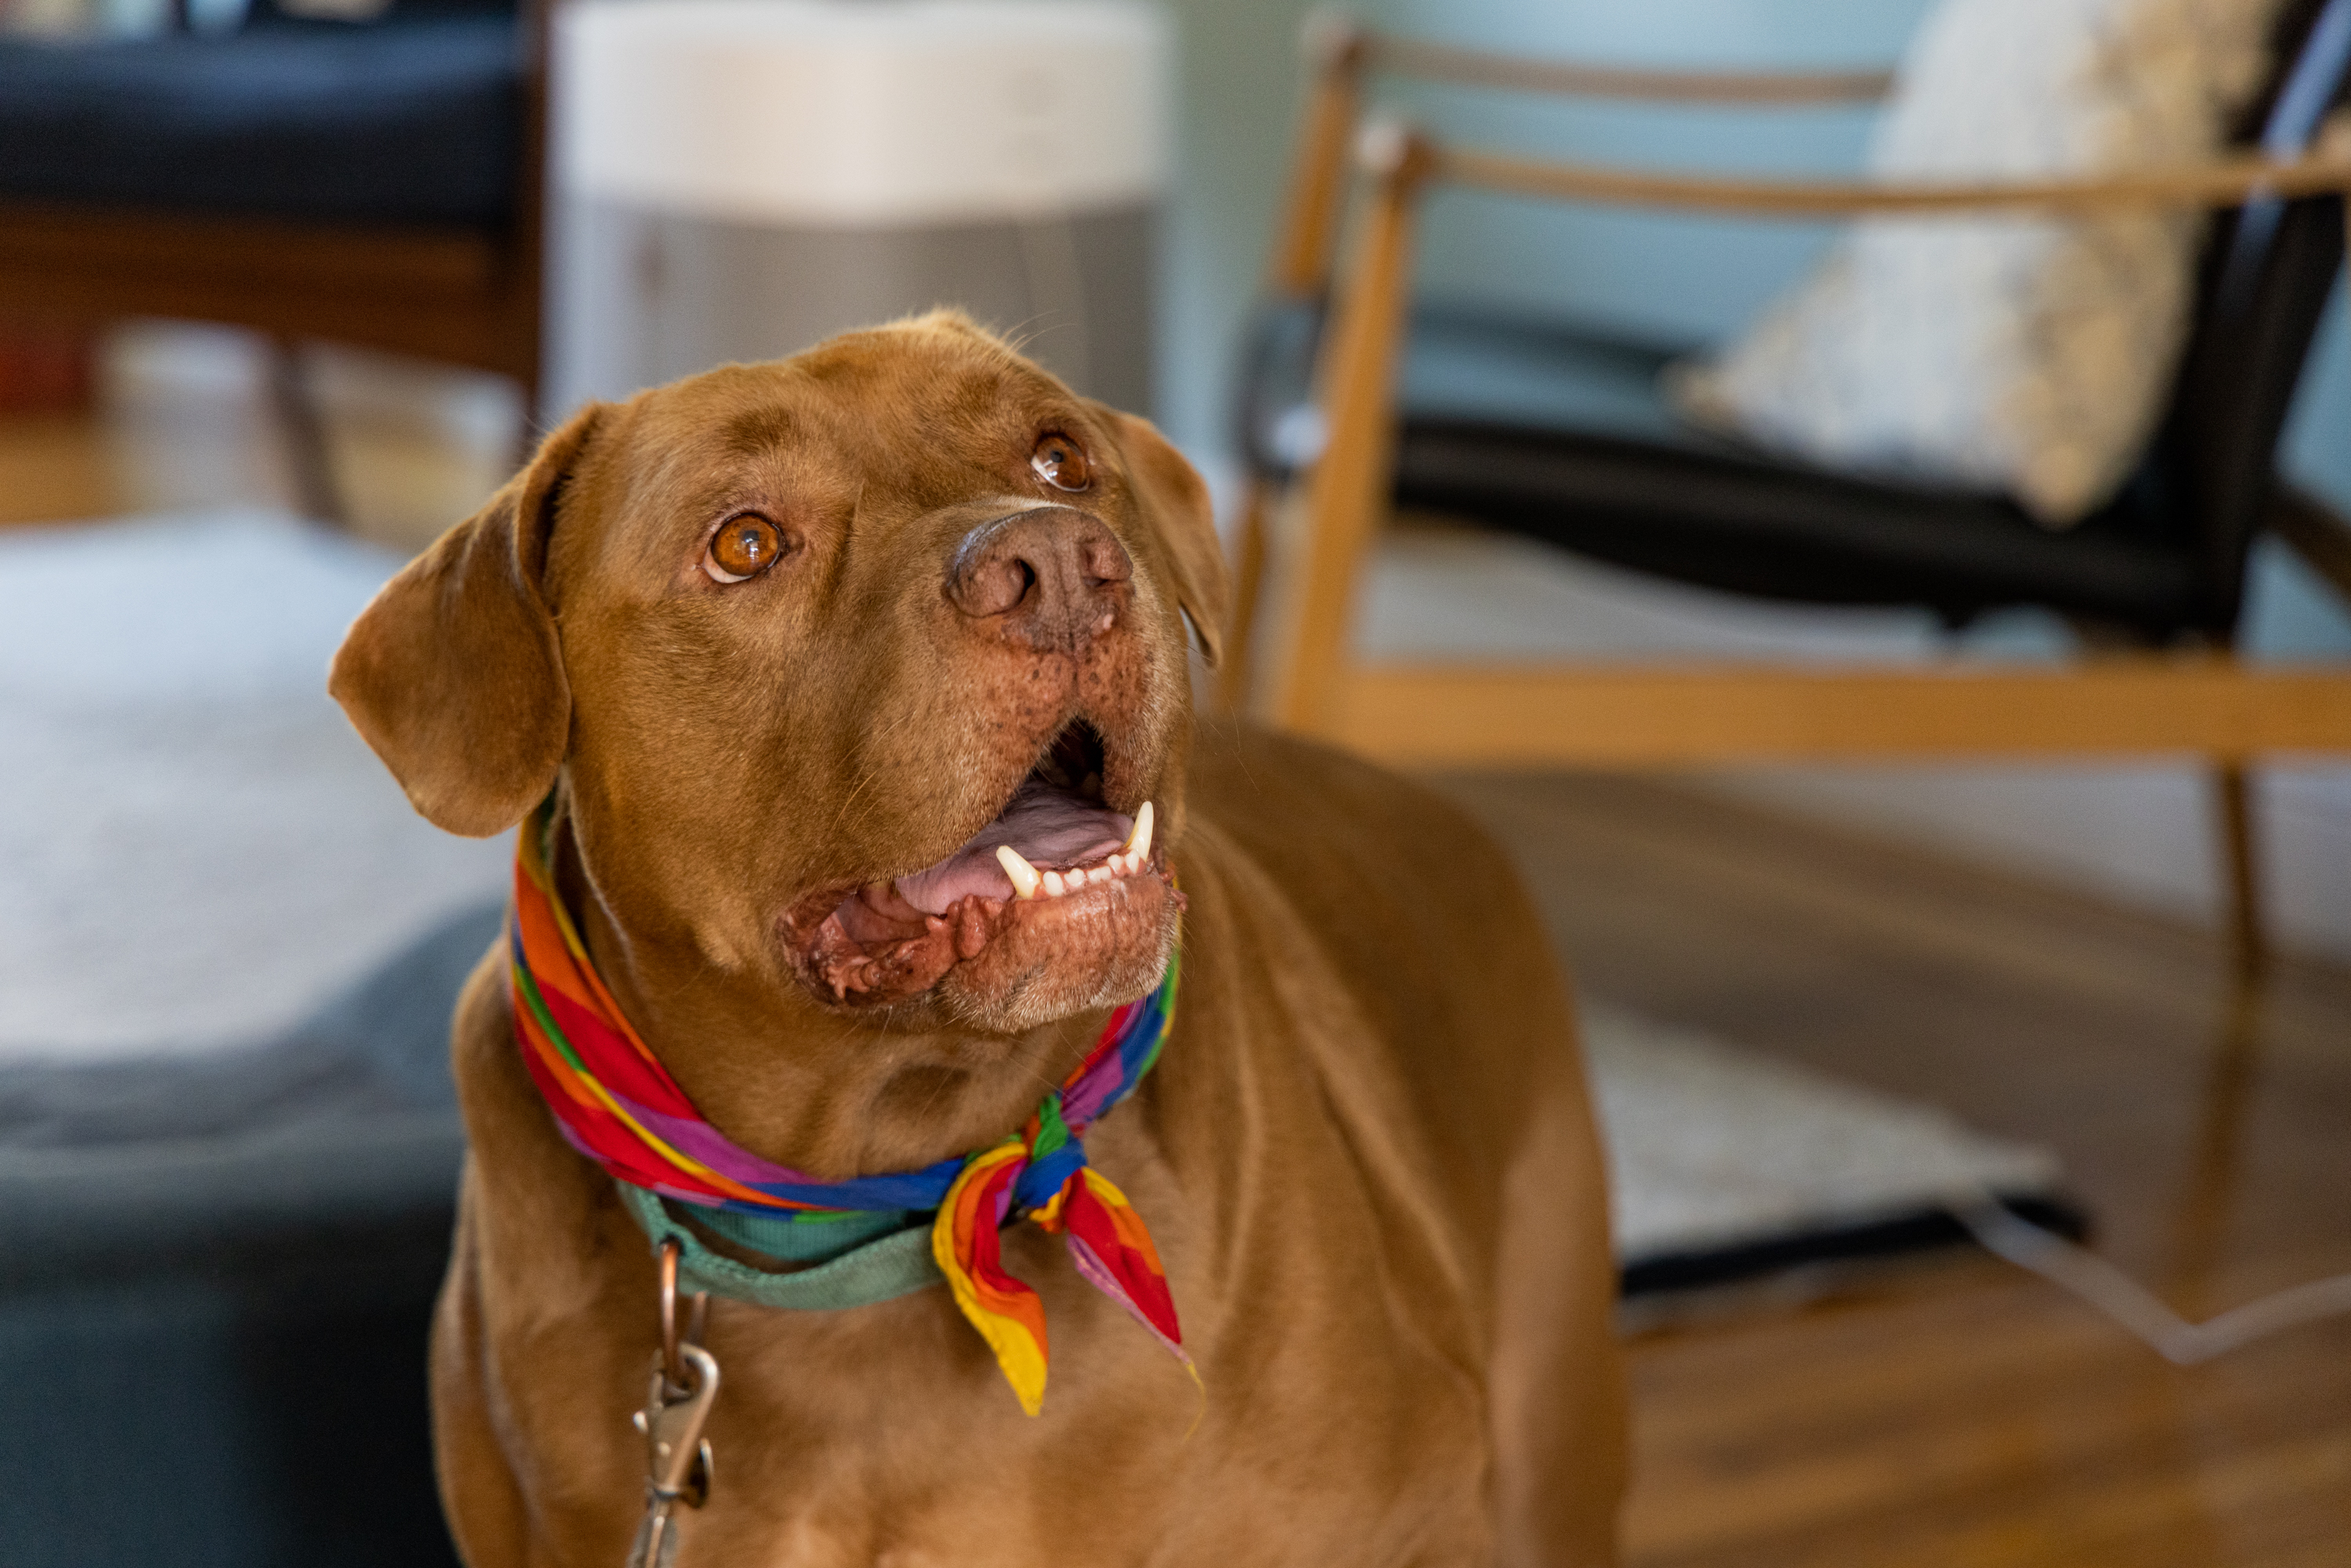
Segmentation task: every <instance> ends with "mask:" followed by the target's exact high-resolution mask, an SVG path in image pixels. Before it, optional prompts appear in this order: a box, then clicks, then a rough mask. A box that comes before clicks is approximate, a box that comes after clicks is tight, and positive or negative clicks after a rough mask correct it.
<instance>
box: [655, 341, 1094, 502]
mask: <svg viewBox="0 0 2351 1568" xmlns="http://www.w3.org/2000/svg"><path fill="white" fill-rule="evenodd" d="M648 412H649V415H650V421H649V423H651V425H652V427H653V429H652V432H651V433H652V434H654V436H655V438H656V440H657V441H658V442H659V443H660V444H661V445H662V446H663V447H664V450H666V451H669V452H673V453H674V454H676V455H679V456H680V457H681V458H683V459H684V463H683V464H682V465H681V466H682V467H683V468H684V470H685V472H686V475H689V476H691V475H708V474H711V473H713V472H714V471H716V470H720V469H724V468H726V467H728V466H729V465H752V466H754V467H759V468H763V469H765V470H767V471H768V472H770V473H772V474H774V475H776V476H789V477H791V478H793V479H795V480H797V481H799V482H800V483H804V484H808V485H810V486H813V487H815V488H819V489H823V488H827V487H835V486H841V485H850V486H855V487H857V488H859V489H861V490H862V491H864V492H865V493H866V494H867V495H868V496H870V497H873V498H874V499H876V500H882V499H903V500H904V501H907V502H910V503H912V504H914V505H916V506H927V505H937V504H942V503H941V501H940V500H939V499H937V498H935V497H933V496H932V495H930V494H928V492H931V491H936V490H940V489H941V488H942V487H944V489H945V491H946V498H947V499H950V500H952V499H960V498H961V494H960V492H959V489H958V486H967V485H968V484H969V483H970V482H971V481H973V480H975V479H978V478H981V477H982V476H996V475H999V474H1000V473H1001V472H1002V470H1003V469H1004V466H1005V463H1006V451H1007V447H1008V444H1015V445H1017V447H1018V454H1017V455H1025V454H1026V453H1027V451H1028V444H1029V441H1030V440H1032V439H1033V438H1034V436H1035V435H1036V434H1038V433H1039V432H1040V429H1041V428H1044V427H1090V426H1091V423H1092V422H1091V420H1090V418H1089V416H1088V414H1087V413H1086V410H1085V408H1084V405H1083V404H1082V403H1081V402H1080V401H1079V400H1078V399H1077V398H1075V397H1073V396H1071V394H1070V392H1068V391H1067V390H1066V389H1065V388H1063V387H1062V386H1061V383H1060V382H1056V381H1054V380H1053V379H1052V378H1051V377H1050V376H1048V375H1046V374H1045V373H1044V372H1043V371H1040V370H1038V369H1037V368H1036V367H1035V366H1033V365H1030V364H1028V363H1027V362H1025V361H1021V360H1019V359H1017V358H1015V357H1014V356H1012V355H1011V354H1009V353H1007V352H1005V351H1004V350H1001V349H1000V348H998V347H996V346H995V345H994V344H992V343H988V342H987V341H986V340H978V339H971V340H966V339H965V337H964V335H963V334H960V333H952V334H951V333H946V332H925V331H881V332H862V333H856V334H852V335H851V336H850V337H848V338H844V339H837V340H833V341H832V342H830V343H827V344H824V345H821V346H820V347H819V348H816V349H812V350H809V351H808V352H806V353H803V354H800V355H799V356H797V357H795V358H792V359H789V360H783V361H777V362H775V363H772V364H765V365H744V366H730V367H727V368H726V369H725V370H721V371H714V372H712V373H711V374H709V375H707V376H702V377H697V378H695V380H693V381H689V382H681V383H679V384H678V385H676V386H674V387H670V388H666V389H664V391H663V392H657V393H655V394H653V407H652V408H651V409H650V410H649V411H648ZM1070 434H1081V429H1076V428H1072V429H1071V430H1070ZM999 482H1000V481H999ZM901 492H913V493H911V494H903V495H902V494H901Z"/></svg>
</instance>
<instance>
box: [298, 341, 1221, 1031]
mask: <svg viewBox="0 0 2351 1568" xmlns="http://www.w3.org/2000/svg"><path fill="white" fill-rule="evenodd" d="M1223 611H1224V582H1223V566H1222V561H1221V558H1220V556H1219V554H1218V551H1217V541H1216V535H1215V532H1214V529H1213V527H1212V524H1211V519H1210V517H1209V507H1208V501H1207V493H1206V490H1205V488H1204V487H1203V486H1202V485H1201V483H1200V481H1199V479H1198V477H1197V476H1196V475H1195V474H1194V473H1193V472H1192V470H1191V469H1190V468H1189V467H1188V466H1187V465H1186V464H1185V462H1184V461H1183V459H1182V458H1181V457H1179V456H1178V455H1176V454H1175V451H1174V450H1173V449H1172V448H1171V447H1170V446H1169V445H1168V444H1166V442H1165V441H1164V440H1163V439H1162V438H1161V437H1160V436H1159V434H1157V432H1155V431H1154V430H1153V429H1152V428H1151V426H1150V425H1149V424H1147V423H1144V421H1142V420H1140V419H1137V418H1134V417H1132V416H1129V415H1124V414H1121V413H1115V412H1113V411H1112V410H1110V409H1108V408H1105V407H1103V406H1102V404H1100V403H1097V402H1090V401H1088V400H1086V399H1084V398H1081V397H1078V396H1076V395H1074V394H1072V393H1071V392H1070V391H1069V389H1067V388H1066V387H1064V386H1062V385H1061V383H1060V382H1057V381H1055V380H1054V379H1053V378H1052V377H1050V375H1047V374H1046V373H1045V372H1044V371H1040V370H1039V369H1038V368H1037V367H1036V366H1034V365H1032V364H1030V363H1029V362H1028V361H1025V360H1023V359H1021V358H1020V357H1019V355H1017V354H1015V353H1014V352H1013V351H1012V350H1009V349H1008V348H1007V347H1006V346H1005V345H1004V344H1002V343H1001V342H999V341H998V340H995V339H994V338H991V337H989V336H987V334H985V333H983V332H981V331H979V330H977V329H975V328H973V327H972V326H971V325H970V324H969V323H967V321H965V320H964V319H962V318H960V317H958V316H955V315H951V314H938V315H933V316H929V317H925V318H923V319H918V320H914V321H909V322H903V323H900V324H897V325H894V326H891V327H886V328H883V329H877V330H873V331H867V332H856V333H852V334H849V335H847V336H845V337H841V338H837V339H834V340H831V342H828V343H825V344H822V345H820V347H818V348H815V349H812V350H809V351H808V352H806V353H803V354H801V355H799V356H798V357H797V358H794V359H791V360H787V361H780V362H778V363H774V364H765V365H747V366H730V367H727V368H726V369H722V370H717V371H711V372H709V373H707V374H705V375H701V376H696V377H694V378H692V379H690V380H687V381H684V382H678V383H676V384H674V385H672V386H668V387H664V388H661V389H659V390H657V391H654V392H646V393H643V394H642V395H640V396H639V397H637V398H635V399H633V400H632V401H631V402H627V403H624V404H620V405H612V406H596V407H591V408H590V409H588V410H587V411H585V412H584V413H580V415H579V416H578V417H576V418H575V419H573V420H572V421H571V422H570V423H568V424H567V425H565V426H564V427H563V428H562V429H560V430H559V431H557V432H556V433H555V434H553V435H551V436H549V438H548V440H547V441H546V443H545V444H544V445H542V446H541V448H540V449H539V452H538V455H537V457H536V458H534V459H533V460H532V462H531V463H530V465H528V468H527V469H525V471H524V472H523V473H522V474H521V475H519V476H517V478H516V479H515V480H514V481H513V482H512V483H511V484H509V485H508V486H507V487H506V488H505V489H504V490H502V491H500V492H499V493H498V495H497V496H496V497H494V498H493V499H492V501H491V502H490V504H489V505H488V506H487V507H485V508H484V509H483V510H482V512H481V513H480V514H479V515H478V516H476V517H473V518H471V519H470V520H468V521H466V522H465V523H462V524H460V525H458V526H457V527H456V528H454V529H452V530H451V531H450V532H449V533H448V534H446V535H445V536H444V537H443V538H442V539H441V540H440V541H439V542H438V543H437V544H435V545H434V547H433V548H432V549H430V550H428V551H427V552H426V553H425V554H424V555H423V556H422V557H420V558H419V559H417V560H416V561H414V562H413V564H411V565H410V566H409V567H408V568H407V569H406V570H404V571H402V573H401V574H400V575H399V576H398V577H396V578H394V579H393V580H392V582H391V583H390V584H389V585H388V586H387V587H386V588H385V589H384V590H383V591H382V592H381V594H380V595H379V596H378V597H377V599H376V600H375V601H374V602H373V603H372V604H371V605H370V606H369V607H368V609H367V611H366V612H365V613H363V614H362V615H361V616H360V620H359V622H357V624H355V625H354V626H353V627H352V629H351V632H350V636H349V638H348V639H347V640H346V642H345V643H344V644H343V647H342V650H341V652H340V653H339V654H338V655H337V657H336V660H335V664H334V671H333V676H332V680H331V688H332V690H333V692H334V695H335V696H336V697H337V699H338V700H340V702H341V703H342V705H343V706H344V708H345V710H346V711H347V712H349V714H350V716H351V719H352V722H353V723H354V724H356V725H357V726H358V727H359V730H360V733H361V734H362V735H363V736H365V737H367V740H368V742H369V744H370V745H371V746H372V747H374V748H375V750H376V752H377V753H378V755H380V756H381V758H383V760H384V761H385V763H386V764H387V765H388V766H389V767H390V768H391V769H392V773H393V774H394V775H395V776H396V777H397V778H398V779H399V780H400V782H401V784H402V787H403V788H404V789H406V790H407V792H408V795H409V799H410V800H413V802H414V803H415V805H416V809H417V810H419V811H421V812H423V814H424V815H425V816H426V817H428V818H430V819H431V820H432V821H434V822H436V823H438V824H439V825H441V826H442V827H444V828H446V829H448V830H450V831H454V832H459V833H468V834H487V833H493V832H496V831H501V830H503V829H506V828H507V827H510V826H512V825H513V824H514V823H516V822H517V821H519V820H521V819H522V818H523V817H524V816H525V815H526V814H527V813H528V811H529V810H531V808H532V807H534V806H535V805H537V804H538V801H539V800H541V799H542V798H544V797H545V796H546V795H547V794H548V792H549V789H554V788H557V787H558V786H560V788H561V791H562V793H561V796H560V799H561V800H562V803H563V806H564V810H565V813H566V823H567V826H568V829H569V832H570V833H571V835H572V837H573V841H575V842H576V844H577V846H578V852H579V858H580V863H581V865H582V867H583V868H584V874H585V876H586V878H587V880H588V882H589V883H590V884H591V885H592V889H593V894H594V896H595V897H596V898H597V899H598V900H599V901H600V902H601V904H603V905H604V906H605V907H606V908H607V909H609V910H611V911H613V912H615V913H616V915H617V917H618V919H619V921H620V923H621V924H622V928H623V930H624V931H625V932H626V933H627V934H628V935H629V936H630V938H631V939H632V940H645V941H652V942H667V943H672V944H678V943H685V944H690V945H691V946H692V947H693V948H694V949H695V951H696V952H697V953H698V954H699V956H700V960H701V961H702V962H705V963H707V964H711V965H715V966H716V967H717V968H719V969H720V970H722V971H725V972H726V973H728V974H730V975H733V976H736V977H740V978H741V979H744V980H747V981H749V982H751V983H753V984H756V985H771V986H772V987H773V988H776V989H777V990H778V991H779V992H783V993H789V995H790V996H791V998H793V1005H794V1006H795V1007H796V1008H797V1007H799V1006H802V1005H812V1006H814V1007H817V1008H820V1009H830V1010H831V1011H832V1012H834V1013H837V1014H838V1013H846V1014H852V1015H856V1016H858V1017H861V1018H863V1019H869V1020H871V1021H873V1022H876V1023H891V1024H898V1025H904V1026H907V1027H930V1026H935V1025H940V1024H949V1023H955V1024H962V1025H966V1026H976V1027H977V1028H980V1029H982V1030H988V1031H995V1032H1005V1033H1008V1032H1011V1031H1016V1030H1024V1029H1027V1028H1029V1027H1031V1026H1033V1025H1035V1024H1038V1023H1041V1022H1044V1021H1046V1020H1048V1019H1054V1018H1059V1017H1062V1016H1066V1015H1068V1014H1070V1013H1072V1012H1076V1011H1079V1010H1081V1009H1088V1008H1094V1007H1100V1006H1104V1005H1108V1004H1111V1003H1115V1002H1119V1001H1123V1000H1126V999H1129V998H1133V997H1135V996H1138V995H1140V994H1142V993H1143V992H1144V991H1145V990H1147V989H1149V988H1150V987H1151V986H1152V984H1153V983H1154V982H1155V980H1156V979H1157V977H1158V976H1159V973H1160V971H1161V968H1162V967H1163V966H1164V964H1165V959H1166V956H1167V954H1168V951H1169V948H1170V946H1171V944H1172V942H1173V940H1174V936H1175V916H1176V911H1177V908H1178V906H1179V902H1180V901H1179V899H1178V897H1177V895H1176V894H1175V892H1174V889H1173V887H1172V885H1171V883H1170V882H1169V879H1168V877H1167V874H1166V863H1167V862H1166V859H1165V852H1166V849H1167V847H1168V845H1169V844H1170V843H1171V842H1173V841H1175V839H1176V838H1177V837H1178V836H1179V835H1180V833H1181V831H1182V826H1183V799H1182V790H1183V761H1184V756H1185V752H1186V747H1187V744H1188V738H1189V734H1190V722H1191V720H1190V686H1189V680H1188V674H1187V671H1186V632H1185V622H1186V618H1188V619H1189V621H1190V622H1191V625H1192V627H1193V629H1194V630H1195V631H1196V632H1197V633H1198V635H1199V638H1200V641H1201V643H1202V645H1203V649H1204V651H1206V652H1207V653H1208V655H1209V656H1210V657H1211V658H1213V657H1214V651H1215V647H1216V641H1217V629H1218V627H1219V625H1220V623H1221V621H1222V616H1223ZM1146 816H1148V817H1150V818H1152V819H1154V820H1155V833H1154V835H1153V840H1152V842H1151V843H1150V845H1149V846H1148V848H1147V849H1144V850H1143V851H1142V852H1141V853H1139V854H1138V853H1136V852H1135V851H1136V849H1137V847H1138V846H1137V844H1136V841H1135V839H1136V834H1137V823H1138V820H1139V819H1143V818H1144V817H1146ZM999 849H1008V850H1009V851H1010V852H1011V853H1010V854H1009V855H1002V854H999V853H998V851H999Z"/></svg>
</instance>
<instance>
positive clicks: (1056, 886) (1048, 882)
mask: <svg viewBox="0 0 2351 1568" xmlns="http://www.w3.org/2000/svg"><path fill="white" fill-rule="evenodd" d="M1068 891H1069V887H1068V885H1067V884H1065V883H1063V882H1062V881H1061V873H1060V872H1057V871H1049V872H1047V873H1045V896H1046V897H1048V898H1059V897H1061V894H1065V893H1067V892H1068Z"/></svg>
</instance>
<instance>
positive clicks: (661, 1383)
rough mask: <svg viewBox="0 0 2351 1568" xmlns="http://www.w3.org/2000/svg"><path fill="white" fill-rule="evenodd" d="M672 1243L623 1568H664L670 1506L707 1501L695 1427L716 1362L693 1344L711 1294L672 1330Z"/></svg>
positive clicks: (664, 1253)
mask: <svg viewBox="0 0 2351 1568" xmlns="http://www.w3.org/2000/svg"><path fill="white" fill-rule="evenodd" d="M682 1250H683V1249H682V1248H681V1247H680V1245H679V1243H678V1242H677V1240H676V1239H675V1238H672V1239H668V1240H665V1241H664V1242H663V1243H662V1248H661V1262H660V1268H661V1319H662V1347H661V1349H660V1350H659V1351H658V1352H656V1353H655V1354H654V1355H653V1374H652V1384H651V1386H650V1387H649V1388H648V1389H647V1391H646V1395H645V1407H644V1408H643V1409H642V1410H640V1411H638V1412H637V1414H636V1417H635V1423H636V1428H637V1430H638V1431H639V1432H641V1433H643V1436H644V1439H645V1515H644V1518H643V1521H640V1522H639V1524H638V1525H637V1539H636V1541H635V1542H634V1544H632V1546H631V1547H630V1548H629V1564H628V1568H669V1565H670V1564H671V1563H673V1562H674V1561H675V1559H676V1557H677V1546H678V1531H677V1518H676V1515H677V1507H678V1504H680V1503H684V1505H685V1506H686V1507H688V1508H700V1507H701V1506H702V1505H703V1504H704V1503H705V1502H707V1501H709V1500H710V1475H711V1469H710V1444H709V1442H708V1441H707V1440H706V1439H705V1438H704V1437H703V1436H702V1428H703V1426H704V1424H705V1422H707V1421H708V1420H709V1419H710V1406H711V1405H712V1403H713V1402H714V1401H715V1400H716V1398H717V1397H718V1363H717V1361H716V1358H715V1357H713V1356H712V1355H711V1354H710V1353H709V1352H708V1351H706V1350H705V1349H703V1348H702V1345H701V1343H700V1341H701V1339H702V1330H703V1325H704V1323H705V1322H706V1320H707V1316H708V1313H709V1309H710V1297H709V1295H708V1294H707V1293H706V1292H701V1293H697V1294H696V1295H695V1298H694V1311H693V1318H692V1321H691V1322H689V1324H688V1325H687V1327H686V1331H685V1333H684V1336H683V1339H682V1340H681V1337H680V1335H679V1333H678V1332H677V1265H678V1255H679V1253H680V1252H681V1251H682Z"/></svg>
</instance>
